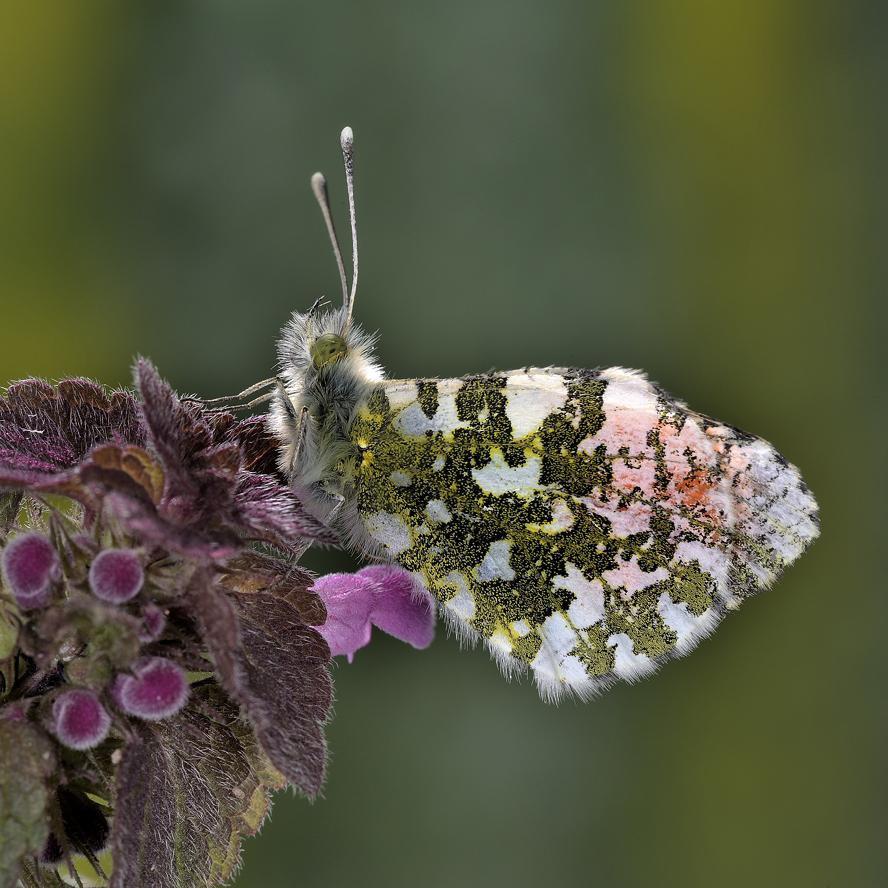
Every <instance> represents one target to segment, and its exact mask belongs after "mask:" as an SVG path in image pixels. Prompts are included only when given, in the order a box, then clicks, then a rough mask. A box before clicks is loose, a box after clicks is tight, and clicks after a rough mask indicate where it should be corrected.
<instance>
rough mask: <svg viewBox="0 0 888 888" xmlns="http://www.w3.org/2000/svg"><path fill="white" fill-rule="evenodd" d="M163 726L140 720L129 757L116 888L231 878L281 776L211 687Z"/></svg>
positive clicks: (122, 781)
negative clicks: (243, 838) (242, 839)
mask: <svg viewBox="0 0 888 888" xmlns="http://www.w3.org/2000/svg"><path fill="white" fill-rule="evenodd" d="M195 696H196V697H198V698H199V702H200V709H196V708H193V707H191V706H189V707H186V708H185V709H183V710H182V711H181V712H180V713H179V714H178V715H175V716H174V717H173V718H170V719H168V720H166V721H163V722H141V723H138V724H136V725H135V726H134V734H135V740H134V742H132V743H130V744H129V745H128V746H127V747H126V749H125V751H124V754H123V759H122V761H121V762H120V767H119V770H118V774H117V798H116V805H115V817H114V824H113V827H112V833H111V844H112V850H113V854H114V871H113V873H112V875H111V883H110V884H111V888H192V886H193V888H198V886H199V888H205V886H209V885H218V884H220V883H221V882H224V881H227V880H228V878H229V877H230V876H231V874H232V872H233V870H234V868H235V866H236V865H237V861H238V857H239V853H240V838H239V837H240V836H241V835H246V834H251V833H253V832H255V831H256V829H258V827H259V824H260V823H261V821H262V819H263V817H264V816H265V813H266V811H267V810H268V789H269V788H279V787H280V785H281V781H280V775H278V774H276V773H275V771H274V770H273V769H272V768H270V767H269V766H268V762H267V760H266V759H265V758H264V756H263V755H262V753H261V752H260V751H259V750H257V749H256V748H255V741H254V740H253V738H252V735H251V733H250V732H249V731H248V730H246V729H245V727H244V725H243V723H242V722H241V721H240V720H239V718H238V711H237V707H236V706H234V705H233V704H232V702H231V701H230V700H228V699H227V698H226V697H225V696H224V695H223V694H222V693H221V692H220V691H219V689H218V686H217V685H215V684H214V683H208V684H205V685H203V686H201V687H199V688H196V689H195Z"/></svg>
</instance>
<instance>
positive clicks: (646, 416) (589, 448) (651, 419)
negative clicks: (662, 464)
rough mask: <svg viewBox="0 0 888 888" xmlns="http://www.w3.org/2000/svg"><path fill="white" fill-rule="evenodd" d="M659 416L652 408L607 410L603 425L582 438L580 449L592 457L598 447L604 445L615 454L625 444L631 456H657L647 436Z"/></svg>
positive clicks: (655, 425)
mask: <svg viewBox="0 0 888 888" xmlns="http://www.w3.org/2000/svg"><path fill="white" fill-rule="evenodd" d="M658 421H659V417H658V416H657V414H656V413H655V412H653V411H651V410H618V409H611V410H609V411H607V413H606V416H605V420H604V425H602V427H601V428H600V429H599V430H598V431H597V432H596V433H595V434H594V435H592V437H591V438H586V439H585V440H583V441H580V444H579V446H578V447H577V451H578V452H580V453H585V454H586V455H587V456H592V455H593V454H594V453H595V450H596V448H597V447H599V446H600V445H601V444H604V446H605V449H606V451H607V453H609V454H611V455H614V454H616V453H618V452H619V451H620V448H622V447H626V448H627V449H628V451H629V453H630V454H631V455H632V456H637V457H640V456H643V457H647V458H648V459H653V458H654V451H653V449H652V448H651V447H649V446H648V443H647V436H648V432H650V431H651V429H655V428H656V427H657V422H658Z"/></svg>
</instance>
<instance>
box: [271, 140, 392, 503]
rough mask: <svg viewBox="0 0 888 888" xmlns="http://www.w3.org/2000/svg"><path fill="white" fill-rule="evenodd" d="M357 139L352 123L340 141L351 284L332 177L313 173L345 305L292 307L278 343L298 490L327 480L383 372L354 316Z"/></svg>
mask: <svg viewBox="0 0 888 888" xmlns="http://www.w3.org/2000/svg"><path fill="white" fill-rule="evenodd" d="M353 140H354V136H353V134H352V131H351V129H350V128H349V127H346V128H345V129H344V130H343V131H342V136H341V138H340V142H341V145H342V156H343V159H344V162H345V172H346V184H347V186H348V203H349V217H350V221H351V232H352V265H353V270H352V282H351V288H350V289H349V286H348V282H347V280H346V275H345V266H344V264H343V261H342V253H341V251H340V249H339V242H338V240H337V238H336V232H335V229H334V227H333V218H332V215H331V213H330V204H329V201H328V199H327V183H326V180H325V179H324V176H323V175H322V174H321V173H315V174H314V176H312V180H311V184H312V190H313V191H314V193H315V197H316V198H317V200H318V203H319V205H320V207H321V212H322V213H323V216H324V221H325V222H326V224H327V232H328V234H329V236H330V242H331V243H332V245H333V254H334V256H335V257H336V263H337V265H338V267H339V276H340V280H341V283H342V297H343V298H342V307H341V308H338V309H332V310H327V311H322V310H321V305H322V303H323V299H319V300H317V302H315V304H314V305H313V306H312V307H311V308H310V309H309V310H308V311H307V312H294V313H293V315H292V316H291V317H290V320H289V322H288V323H287V325H286V327H284V329H283V331H282V333H281V339H280V341H279V343H278V358H279V360H280V375H279V376H278V379H279V386H278V390H277V392H276V393H275V394H274V395H273V397H272V408H271V424H272V427H273V429H274V430H275V432H276V433H277V435H278V437H279V438H280V439H281V442H282V447H281V455H280V466H281V469H282V470H283V471H284V472H285V473H286V474H287V475H288V476H289V477H290V478H291V480H292V482H293V484H294V487H299V488H304V487H305V486H306V485H311V484H314V483H318V482H321V481H323V479H324V477H325V476H326V475H327V474H329V468H330V464H333V463H335V462H336V461H337V460H339V459H341V456H342V453H341V451H342V449H343V447H344V446H345V442H346V441H347V437H348V430H349V428H350V425H351V423H352V421H353V419H354V413H355V410H356V408H357V405H358V404H359V403H360V402H361V400H362V398H364V397H366V394H367V391H368V388H369V387H370V386H373V385H375V384H376V383H378V382H379V381H380V380H382V379H383V378H384V374H383V372H382V368H381V367H380V366H379V365H378V364H377V363H376V360H375V359H374V356H373V344H374V342H373V337H372V336H368V335H367V334H366V333H364V332H363V331H362V330H361V328H360V327H359V326H358V325H357V324H355V323H353V322H352V307H353V306H354V299H355V290H356V287H357V281H358V245H357V227H356V222H355V200H354V179H353V163H354V159H353V150H352V146H353Z"/></svg>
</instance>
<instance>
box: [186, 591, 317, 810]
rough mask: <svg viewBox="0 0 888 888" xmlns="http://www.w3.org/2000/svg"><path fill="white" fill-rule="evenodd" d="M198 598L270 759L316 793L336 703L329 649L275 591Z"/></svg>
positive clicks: (213, 642) (229, 681)
mask: <svg viewBox="0 0 888 888" xmlns="http://www.w3.org/2000/svg"><path fill="white" fill-rule="evenodd" d="M230 581H231V578H230V577H228V578H226V582H227V583H228V582H230ZM229 588H230V586H229ZM193 600H194V606H195V609H196V610H197V611H198V613H199V615H200V618H201V620H202V623H203V627H204V637H205V638H206V641H207V645H208V647H209V649H210V652H211V653H212V655H213V659H214V661H215V665H216V670H217V672H218V674H219V676H220V678H221V680H222V682H223V683H224V684H225V687H226V688H227V689H228V691H229V693H231V695H232V696H233V697H234V698H235V699H236V700H237V701H238V702H239V703H240V704H241V706H242V707H243V708H244V711H245V712H246V713H247V715H248V716H249V719H250V722H251V724H252V726H253V729H254V730H255V731H256V735H257V737H258V738H259V742H260V743H261V744H262V746H263V748H264V749H265V751H266V752H267V753H268V757H269V758H270V759H271V761H272V763H273V764H274V766H275V767H276V768H277V769H278V770H279V771H280V772H281V773H282V774H283V775H284V777H285V778H286V779H287V781H288V782H289V783H292V784H294V785H295V786H297V787H299V789H301V790H302V791H303V792H305V793H306V794H307V795H309V796H314V795H316V794H317V792H318V790H319V789H320V788H321V784H322V782H323V779H324V766H325V762H326V744H325V741H324V734H323V730H322V725H323V724H324V722H326V720H327V716H328V713H329V710H330V704H331V703H332V699H333V691H332V683H331V681H330V674H329V673H328V672H327V668H326V664H327V663H328V661H329V659H330V649H329V647H327V643H326V642H325V641H324V639H323V638H321V636H320V635H319V634H318V632H317V630H315V629H312V628H310V627H309V626H306V625H305V623H304V622H303V620H302V618H301V615H300V612H299V610H298V609H297V608H296V607H295V606H294V605H293V604H292V603H291V602H290V601H289V600H287V599H286V598H280V597H277V596H275V595H273V594H271V593H270V592H244V591H240V592H233V591H230V592H229V593H228V594H227V595H226V594H224V593H223V592H222V591H221V589H220V588H217V587H213V586H210V585H207V584H204V585H203V586H202V587H201V588H200V589H196V590H195V593H194V599H193Z"/></svg>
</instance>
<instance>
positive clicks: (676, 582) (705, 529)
mask: <svg viewBox="0 0 888 888" xmlns="http://www.w3.org/2000/svg"><path fill="white" fill-rule="evenodd" d="M351 440H352V443H353V445H354V446H355V450H356V453H357V454H358V455H357V456H356V458H355V464H354V466H353V467H352V468H351V470H350V471H349V474H350V475H351V476H352V483H353V488H352V489H353V490H354V497H355V505H356V515H355V519H356V520H355V521H352V522H350V523H352V524H353V525H355V526H353V527H352V528H351V536H352V539H353V542H354V543H355V544H356V545H357V547H358V548H360V549H363V550H364V551H365V552H366V553H367V554H370V555H376V556H381V557H385V558H389V559H392V560H394V561H396V562H398V563H400V564H402V565H403V566H404V567H405V568H407V569H408V570H410V571H411V572H412V573H413V574H414V576H415V577H416V578H417V580H418V581H419V582H420V583H421V584H422V585H423V586H425V587H426V588H427V589H428V590H429V592H431V593H432V595H433V596H434V597H435V598H436V599H437V600H438V601H439V602H440V603H441V605H442V610H443V613H444V614H445V616H446V617H447V619H448V622H449V624H450V625H451V626H453V627H455V628H456V629H457V631H459V632H460V634H461V635H463V636H464V637H468V638H477V637H479V636H480V637H482V638H483V639H485V641H486V643H487V645H488V647H489V648H490V650H491V651H492V653H493V654H494V655H495V656H496V658H497V659H498V660H499V662H500V664H501V665H502V666H503V667H504V670H505V671H506V672H510V671H513V670H514V669H516V668H518V669H520V668H521V667H523V666H530V667H531V669H532V670H533V672H534V675H535V678H536V681H537V683H538V685H539V687H540V690H541V692H542V693H543V694H544V695H545V696H548V697H552V698H555V697H558V696H559V695H560V694H561V693H562V692H563V691H564V690H571V691H573V692H575V693H578V694H579V695H581V696H588V695H590V694H593V693H595V692H596V691H598V690H600V689H601V688H602V687H604V686H606V685H607V684H608V683H610V682H611V681H612V680H613V679H615V678H625V679H630V680H631V679H635V678H638V677H641V676H643V675H645V674H647V673H649V672H651V671H653V670H654V669H655V668H656V667H657V665H658V664H659V663H660V662H662V661H663V660H664V659H666V658H668V657H670V656H676V655H681V654H683V653H686V652H687V651H688V650H690V649H691V648H692V647H693V646H694V645H695V644H696V643H697V641H699V640H700V639H701V638H702V637H704V636H705V635H707V634H708V633H709V632H710V631H711V630H712V629H713V628H714V626H715V625H716V624H717V623H718V621H719V620H720V619H721V617H722V616H723V614H724V612H725V610H726V609H728V608H732V607H734V606H736V605H737V604H739V602H740V601H741V600H742V599H743V598H744V597H746V596H748V595H751V594H753V593H754V592H756V591H758V590H759V589H760V588H764V587H765V586H767V585H769V584H770V583H771V582H772V581H773V580H774V579H775V578H776V577H777V575H778V574H779V573H780V572H781V570H782V569H783V567H784V566H785V565H786V564H788V563H789V562H790V561H792V560H794V558H795V557H797V556H798V555H799V554H800V553H801V552H802V551H804V549H805V547H806V546H807V544H808V542H810V540H811V539H813V537H814V536H815V535H816V532H817V530H816V521H815V519H814V517H813V515H814V510H815V508H816V507H815V506H814V501H813V499H812V497H811V495H810V494H809V493H808V491H807V488H806V487H805V486H804V483H803V482H802V481H801V478H800V477H799V474H798V472H797V470H796V469H795V468H794V467H793V466H791V465H790V464H788V463H787V462H786V461H785V460H783V458H782V457H781V456H780V455H779V454H778V453H777V452H776V451H775V450H774V449H773V448H772V447H771V446H770V445H769V444H767V442H765V441H762V440H761V439H759V438H755V437H753V436H750V435H746V434H745V433H742V432H739V431H737V430H735V429H732V428H730V427H727V426H723V425H721V424H719V423H715V422H712V421H710V420H708V419H706V418H704V417H701V416H700V415H698V414H695V413H692V412H691V411H689V410H688V409H687V408H686V407H685V405H684V404H682V403H681V402H679V401H676V400H675V399H673V398H671V397H670V396H669V395H667V394H666V393H664V392H662V391H661V390H659V389H657V388H656V387H655V386H653V385H652V384H651V383H650V382H648V381H647V380H646V379H645V377H644V376H643V375H642V374H641V373H638V372H635V371H626V370H621V369H619V368H611V369H607V370H600V371H599V370H594V371H587V370H570V369H562V368H546V369H539V368H529V369H526V370H522V371H514V372H510V373H493V374H488V375H484V376H469V377H464V378H461V379H445V380H408V381H397V380H386V381H383V382H382V383H380V384H379V385H378V386H375V387H374V389H373V391H372V393H371V395H370V397H369V398H368V399H367V401H366V403H364V404H363V405H360V406H359V407H358V410H357V414H356V418H355V421H354V424H353V426H352V431H351Z"/></svg>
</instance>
